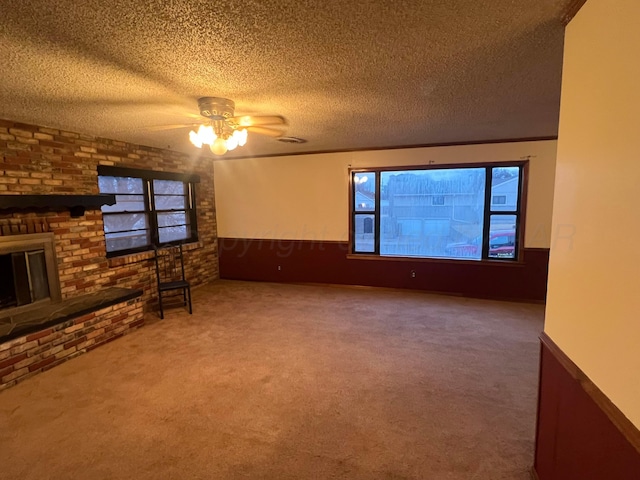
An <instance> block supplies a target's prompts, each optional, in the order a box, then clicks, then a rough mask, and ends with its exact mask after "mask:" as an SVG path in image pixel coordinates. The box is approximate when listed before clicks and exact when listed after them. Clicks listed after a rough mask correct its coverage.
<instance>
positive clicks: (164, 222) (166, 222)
mask: <svg viewBox="0 0 640 480" xmlns="http://www.w3.org/2000/svg"><path fill="white" fill-rule="evenodd" d="M186 223H187V214H186V213H185V212H172V213H158V226H159V227H171V226H174V225H185V224H186Z"/></svg>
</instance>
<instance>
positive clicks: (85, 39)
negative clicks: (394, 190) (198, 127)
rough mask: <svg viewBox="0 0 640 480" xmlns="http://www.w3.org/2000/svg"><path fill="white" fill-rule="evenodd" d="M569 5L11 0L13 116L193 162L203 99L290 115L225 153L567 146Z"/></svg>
mask: <svg viewBox="0 0 640 480" xmlns="http://www.w3.org/2000/svg"><path fill="white" fill-rule="evenodd" d="M570 3H571V0H520V1H513V0H496V1H491V2H478V1H476V0H430V1H409V0H406V1H393V2H389V1H386V0H372V1H353V2H344V1H342V0H340V1H338V0H326V1H315V0H266V1H262V0H260V1H258V0H245V1H242V2H239V1H231V0H222V1H208V0H207V1H205V0H199V1H193V0H171V1H166V0H110V1H108V2H105V1H103V0H57V1H55V2H52V1H50V0H4V1H3V2H2V3H1V4H0V15H1V16H2V20H1V21H0V42H2V53H0V69H1V70H2V72H3V73H2V75H3V78H2V82H1V85H0V118H5V119H10V120H15V121H19V122H25V123H32V124H38V125H44V126H49V127H53V128H60V129H65V130H71V131H76V132H80V133H83V134H90V135H96V136H100V137H106V138H113V139H116V140H122V141H127V142H131V143H135V144H139V145H148V146H153V147H160V148H170V149H177V150H180V151H183V152H192V151H193V150H194V147H193V146H191V145H190V144H189V143H188V141H187V132H188V129H187V128H183V129H175V130H169V131H153V130H150V127H153V126H159V125H169V124H176V123H188V122H193V121H194V120H196V121H197V120H198V119H199V118H201V117H199V115H198V108H197V98H198V97H201V96H223V97H229V98H231V99H233V100H235V101H236V105H237V106H236V113H238V114H281V115H283V116H285V117H286V118H287V119H288V121H289V128H288V131H287V132H286V133H287V135H292V136H297V137H302V138H305V139H307V140H308V143H306V144H300V145H296V144H283V143H280V142H277V141H275V140H274V139H272V138H267V137H261V136H259V135H254V136H253V138H251V139H250V141H249V143H248V145H247V146H245V147H244V148H241V149H238V150H236V151H234V152H230V153H229V154H228V155H227V156H234V155H236V156H245V155H265V154H279V153H290V152H310V151H319V150H339V149H349V148H367V147H383V146H401V145H417V144H428V143H441V142H461V141H474V140H492V139H509V138H524V137H540V136H554V135H556V134H557V126H558V109H559V97H560V77H561V67H562V65H561V64H562V43H563V26H562V24H561V19H562V18H563V15H565V14H566V9H567V7H568V5H569V4H570Z"/></svg>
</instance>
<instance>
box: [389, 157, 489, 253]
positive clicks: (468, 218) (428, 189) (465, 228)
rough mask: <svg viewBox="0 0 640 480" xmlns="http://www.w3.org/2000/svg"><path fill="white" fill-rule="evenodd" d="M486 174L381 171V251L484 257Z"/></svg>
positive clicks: (479, 170)
mask: <svg viewBox="0 0 640 480" xmlns="http://www.w3.org/2000/svg"><path fill="white" fill-rule="evenodd" d="M485 172H486V169H485V168H457V169H438V170H414V171H396V172H381V187H380V188H381V191H380V209H381V217H380V222H381V224H380V230H381V232H380V235H381V237H380V254H381V255H402V256H420V257H449V258H474V259H480V258H481V257H482V247H481V244H482V242H481V238H482V225H483V215H484V191H485V188H484V187H485Z"/></svg>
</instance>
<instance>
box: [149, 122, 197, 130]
mask: <svg viewBox="0 0 640 480" xmlns="http://www.w3.org/2000/svg"><path fill="white" fill-rule="evenodd" d="M199 125H200V124H199V123H180V124H176V125H155V126H152V127H145V130H148V131H150V132H161V131H164V130H174V129H176V128H192V127H197V126H199Z"/></svg>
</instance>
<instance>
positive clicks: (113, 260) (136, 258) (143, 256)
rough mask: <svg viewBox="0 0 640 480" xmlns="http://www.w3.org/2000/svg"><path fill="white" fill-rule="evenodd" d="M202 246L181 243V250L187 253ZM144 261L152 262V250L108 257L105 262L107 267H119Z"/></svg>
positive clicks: (199, 242) (199, 243)
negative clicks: (107, 264)
mask: <svg viewBox="0 0 640 480" xmlns="http://www.w3.org/2000/svg"><path fill="white" fill-rule="evenodd" d="M203 246H204V245H203V243H202V241H201V240H199V241H197V242H191V243H183V244H182V249H183V250H184V251H185V252H189V251H191V250H197V249H198V248H202V247H203ZM146 260H153V250H145V251H144V252H137V253H126V254H124V255H120V256H117V257H110V258H108V259H107V261H108V262H109V267H121V266H123V265H131V264H133V263H139V262H144V261H146Z"/></svg>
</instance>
